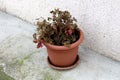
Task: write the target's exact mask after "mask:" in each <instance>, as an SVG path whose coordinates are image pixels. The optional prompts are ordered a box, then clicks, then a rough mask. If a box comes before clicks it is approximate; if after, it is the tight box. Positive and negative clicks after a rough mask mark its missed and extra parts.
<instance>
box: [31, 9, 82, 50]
mask: <svg viewBox="0 0 120 80" xmlns="http://www.w3.org/2000/svg"><path fill="white" fill-rule="evenodd" d="M50 13H51V14H52V17H48V19H43V20H42V21H40V20H37V30H36V32H35V33H34V34H33V38H34V40H33V42H34V43H37V48H40V47H42V42H43V41H44V42H47V43H50V44H53V45H57V46H69V45H70V44H72V43H74V42H76V41H77V40H78V39H79V35H80V32H79V31H80V30H79V28H78V26H77V24H76V22H77V20H76V19H75V18H74V17H72V16H71V14H70V12H69V11H67V10H65V11H61V10H59V9H54V10H52V11H50Z"/></svg>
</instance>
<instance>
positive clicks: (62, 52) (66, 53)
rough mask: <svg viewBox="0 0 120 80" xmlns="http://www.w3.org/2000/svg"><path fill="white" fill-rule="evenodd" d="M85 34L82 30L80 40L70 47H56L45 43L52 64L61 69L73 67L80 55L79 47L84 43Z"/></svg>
mask: <svg viewBox="0 0 120 80" xmlns="http://www.w3.org/2000/svg"><path fill="white" fill-rule="evenodd" d="M83 37H84V35H83V32H82V30H80V38H79V40H77V41H76V42H75V43H73V44H71V45H70V47H65V46H56V45H51V44H49V43H46V42H43V44H44V45H45V46H46V48H47V52H48V57H49V60H50V62H51V63H52V64H53V65H55V66H59V67H68V66H71V65H72V64H73V63H74V62H75V60H76V57H77V55H78V46H79V44H80V43H81V42H82V41H83Z"/></svg>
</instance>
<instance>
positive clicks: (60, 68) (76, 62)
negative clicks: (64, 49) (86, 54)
mask: <svg viewBox="0 0 120 80" xmlns="http://www.w3.org/2000/svg"><path fill="white" fill-rule="evenodd" d="M79 61H80V56H79V55H77V57H76V60H75V62H74V63H73V64H72V65H71V66H67V67H60V66H55V65H53V64H52V63H51V61H50V59H49V57H47V62H48V64H49V66H50V67H52V68H53V69H57V70H68V69H72V68H74V67H76V66H77V65H78V63H79Z"/></svg>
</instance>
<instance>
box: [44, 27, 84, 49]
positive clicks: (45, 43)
mask: <svg viewBox="0 0 120 80" xmlns="http://www.w3.org/2000/svg"><path fill="white" fill-rule="evenodd" d="M83 39H84V34H83V31H82V30H81V29H80V38H79V39H78V40H77V41H76V42H75V43H72V44H70V46H69V47H67V46H57V45H53V44H50V43H47V42H45V41H43V44H44V45H45V46H46V47H47V48H50V49H54V50H69V49H72V48H74V47H77V46H79V44H80V43H82V41H83Z"/></svg>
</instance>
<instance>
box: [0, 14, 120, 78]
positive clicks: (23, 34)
mask: <svg viewBox="0 0 120 80" xmlns="http://www.w3.org/2000/svg"><path fill="white" fill-rule="evenodd" d="M34 31H35V26H33V25H31V24H29V23H27V22H25V21H22V20H20V19H18V18H16V17H13V16H11V15H8V14H6V13H3V12H0V75H1V74H2V73H3V71H4V72H5V75H4V77H3V76H0V80H6V77H10V76H11V77H13V78H14V79H15V80H120V62H117V61H114V60H112V59H110V58H107V57H104V56H102V55H100V54H98V53H96V52H94V51H92V50H89V49H87V48H85V47H83V46H81V47H80V48H79V54H80V57H81V61H80V63H79V65H78V66H77V67H76V68H74V69H71V70H66V71H59V70H54V69H52V68H50V67H49V66H48V64H47V61H46V58H47V52H46V48H45V47H43V48H41V49H36V45H35V44H33V42H32V40H33V38H32V34H33V33H34ZM1 68H2V69H3V70H1ZM4 78H5V79H4ZM7 80H12V79H10V78H9V79H7Z"/></svg>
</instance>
